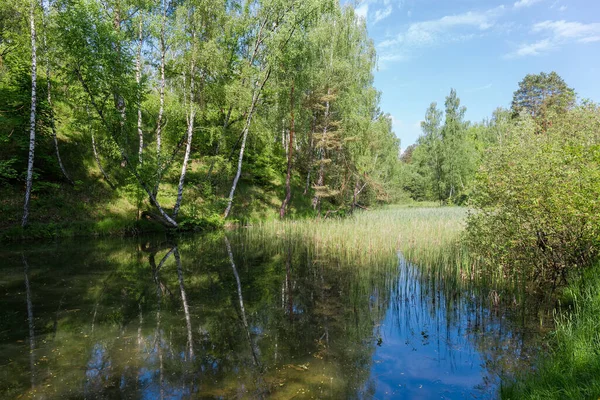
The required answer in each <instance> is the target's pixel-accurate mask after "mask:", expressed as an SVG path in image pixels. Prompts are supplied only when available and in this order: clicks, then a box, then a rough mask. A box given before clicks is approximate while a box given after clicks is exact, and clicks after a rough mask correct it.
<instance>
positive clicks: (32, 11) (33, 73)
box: [21, 0, 37, 227]
mask: <svg viewBox="0 0 600 400" xmlns="http://www.w3.org/2000/svg"><path fill="white" fill-rule="evenodd" d="M35 5H36V2H35V1H34V0H31V5H30V9H29V20H30V21H29V23H30V29H31V113H30V115H29V159H28V162H27V184H26V188H25V204H24V205H23V220H22V221H21V226H22V227H25V226H27V221H28V218H29V200H30V199H31V186H32V184H33V160H34V157H35V119H36V101H37V99H36V91H37V51H36V50H37V49H36V44H35Z"/></svg>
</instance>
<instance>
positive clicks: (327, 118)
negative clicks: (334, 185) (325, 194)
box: [312, 89, 331, 214]
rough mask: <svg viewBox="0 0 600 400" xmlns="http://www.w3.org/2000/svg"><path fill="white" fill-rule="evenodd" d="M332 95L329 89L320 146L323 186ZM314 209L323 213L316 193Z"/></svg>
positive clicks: (320, 173) (322, 183) (320, 167)
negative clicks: (330, 97) (330, 98)
mask: <svg viewBox="0 0 600 400" xmlns="http://www.w3.org/2000/svg"><path fill="white" fill-rule="evenodd" d="M330 95H331V89H327V97H328V99H327V101H326V102H325V115H324V121H325V122H324V123H323V137H322V138H321V144H320V148H319V177H318V178H317V186H323V185H324V184H325V163H324V159H325V146H326V145H327V141H326V137H327V127H328V125H329V96H330ZM312 205H313V209H317V210H318V211H319V214H320V213H321V198H320V197H319V196H317V195H316V194H315V197H313V201H312Z"/></svg>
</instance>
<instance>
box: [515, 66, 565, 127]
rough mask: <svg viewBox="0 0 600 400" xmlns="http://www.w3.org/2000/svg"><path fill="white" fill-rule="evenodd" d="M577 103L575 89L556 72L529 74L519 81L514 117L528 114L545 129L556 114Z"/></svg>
mask: <svg viewBox="0 0 600 400" xmlns="http://www.w3.org/2000/svg"><path fill="white" fill-rule="evenodd" d="M574 105H575V91H574V90H573V89H572V88H570V87H569V86H567V84H566V83H565V81H564V80H563V79H562V78H561V77H560V76H559V75H558V74H557V73H556V72H554V71H553V72H550V73H549V74H546V73H545V72H541V73H539V74H535V75H534V74H528V75H526V76H525V78H523V80H522V81H521V82H519V89H518V90H517V91H516V92H515V93H514V96H513V101H512V112H513V116H514V117H518V116H519V115H521V114H527V115H530V116H531V117H533V118H534V120H535V121H536V122H537V123H538V125H539V129H540V130H542V131H545V130H546V129H547V128H548V125H549V124H550V123H551V120H552V119H553V117H554V116H555V115H556V114H562V113H564V112H566V111H567V110H569V109H570V108H572V107H573V106H574Z"/></svg>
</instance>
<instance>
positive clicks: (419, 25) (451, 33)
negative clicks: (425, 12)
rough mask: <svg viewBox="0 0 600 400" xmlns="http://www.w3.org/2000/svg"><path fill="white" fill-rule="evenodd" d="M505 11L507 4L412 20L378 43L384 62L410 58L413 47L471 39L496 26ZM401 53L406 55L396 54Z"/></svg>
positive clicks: (381, 59)
mask: <svg viewBox="0 0 600 400" xmlns="http://www.w3.org/2000/svg"><path fill="white" fill-rule="evenodd" d="M504 11H505V9H504V6H500V7H496V8H493V9H490V10H487V11H482V12H479V11H469V12H467V13H463V14H456V15H447V16H444V17H442V18H439V19H433V20H427V21H421V22H414V23H411V24H409V25H408V26H407V27H406V28H405V30H404V31H402V32H400V33H398V34H396V35H395V36H393V37H391V38H388V39H386V40H383V41H381V42H380V43H379V44H378V45H377V49H378V51H379V53H380V55H381V56H380V61H398V60H403V59H406V58H408V57H407V53H409V52H410V50H414V49H418V48H424V47H433V46H436V45H440V44H442V43H449V42H458V41H465V40H468V39H471V38H473V37H474V36H476V34H481V33H482V32H484V31H488V30H490V29H492V28H494V27H495V26H496V21H497V19H498V18H499V17H500V16H501V15H502V14H503V13H504ZM397 54H403V56H396V55H397Z"/></svg>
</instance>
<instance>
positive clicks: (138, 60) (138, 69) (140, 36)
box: [135, 15, 144, 164]
mask: <svg viewBox="0 0 600 400" xmlns="http://www.w3.org/2000/svg"><path fill="white" fill-rule="evenodd" d="M142 30H143V24H142V17H141V15H140V22H139V24H138V48H137V57H136V60H135V83H136V84H137V90H138V99H137V101H138V104H137V106H138V109H137V115H138V119H137V131H138V137H139V139H140V145H139V148H138V159H139V162H140V164H142V154H143V152H144V132H143V131H142V98H141V97H142V88H141V87H140V84H141V81H142V44H143V41H144V37H143V31H142Z"/></svg>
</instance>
